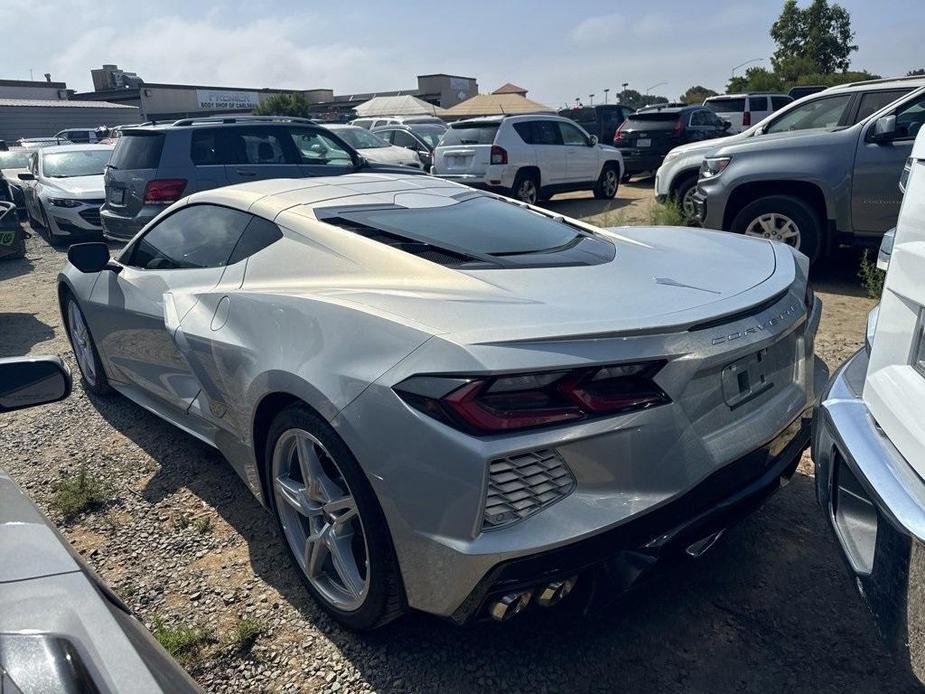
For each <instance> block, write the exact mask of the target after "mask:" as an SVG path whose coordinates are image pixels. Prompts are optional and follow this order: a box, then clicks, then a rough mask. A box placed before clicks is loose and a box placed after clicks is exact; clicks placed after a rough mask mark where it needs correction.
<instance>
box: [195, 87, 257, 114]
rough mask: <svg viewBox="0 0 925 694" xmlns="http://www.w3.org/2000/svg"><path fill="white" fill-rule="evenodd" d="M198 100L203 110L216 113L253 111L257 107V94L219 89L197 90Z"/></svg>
mask: <svg viewBox="0 0 925 694" xmlns="http://www.w3.org/2000/svg"><path fill="white" fill-rule="evenodd" d="M196 100H197V101H198V102H199V108H201V109H215V110H216V111H251V110H253V109H254V108H256V107H257V103H258V102H259V99H258V98H257V92H231V91H222V90H219V89H197V90H196Z"/></svg>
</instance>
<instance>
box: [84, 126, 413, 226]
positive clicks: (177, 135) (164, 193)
mask: <svg viewBox="0 0 925 694" xmlns="http://www.w3.org/2000/svg"><path fill="white" fill-rule="evenodd" d="M360 170H369V171H375V172H387V173H402V174H408V173H410V171H409V169H408V167H405V166H400V167H396V166H388V165H383V164H372V163H369V162H368V161H366V159H365V158H364V157H363V156H362V155H360V154H359V153H358V152H357V151H356V150H355V149H353V147H351V146H350V145H348V144H347V143H346V142H344V141H343V140H342V139H341V138H339V137H338V136H337V135H336V134H334V133H332V132H331V131H330V130H327V129H325V128H323V127H321V126H319V125H316V124H315V123H312V122H311V121H310V120H307V119H303V118H278V117H273V116H266V117H260V116H243V117H225V118H200V119H192V118H191V119H185V120H178V121H177V122H175V123H173V124H171V125H166V126H157V125H153V126H141V127H133V128H125V129H123V131H122V137H120V138H119V140H118V142H117V144H116V148H115V150H114V151H113V154H112V158H111V159H110V160H109V166H107V168H106V173H105V176H104V180H105V183H106V202H105V203H104V205H103V207H102V209H101V210H100V219H101V220H102V224H103V235H104V236H105V237H106V238H109V239H113V240H118V241H125V240H128V239H130V238H132V237H133V236H134V235H135V234H136V233H138V231H139V230H141V228H142V227H144V226H145V224H147V223H148V222H149V221H151V220H152V219H154V217H156V216H157V215H158V214H160V213H161V211H162V210H163V209H164V208H165V207H166V206H167V205H169V204H171V203H173V202H176V201H177V200H179V199H180V198H182V197H184V196H186V195H190V194H192V193H196V192H198V191H201V190H208V189H210V188H218V187H221V186H226V185H231V184H234V183H243V182H245V181H254V180H258V179H265V178H306V177H310V176H336V175H339V174H345V173H356V172H357V171H360Z"/></svg>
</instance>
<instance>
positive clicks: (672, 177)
mask: <svg viewBox="0 0 925 694" xmlns="http://www.w3.org/2000/svg"><path fill="white" fill-rule="evenodd" d="M918 86H925V78H922V77H918V78H916V79H909V78H903V79H899V80H872V81H867V82H856V83H853V84H845V85H841V86H838V87H832V88H831V89H827V90H825V91H824V92H820V93H818V94H814V95H813V96H812V98H804V99H801V100H800V101H799V102H792V103H790V104H788V105H787V106H785V107H784V108H782V109H781V110H780V111H777V112H775V113H774V114H772V115H770V116H768V117H767V118H765V120H763V121H761V122H760V123H756V124H755V125H753V126H752V127H751V128H749V129H748V130H746V131H745V132H742V133H738V134H736V135H732V136H730V137H728V138H725V139H722V140H708V141H706V142H692V143H689V144H686V145H681V146H679V147H675V148H674V149H672V150H671V151H670V152H669V153H668V155H667V156H666V157H665V160H664V161H663V162H662V166H661V167H659V170H658V172H657V173H656V175H655V195H656V197H657V198H658V199H659V200H662V201H664V200H666V199H667V198H669V197H670V198H674V199H675V200H677V201H679V202H680V203H681V206H682V209H683V211H684V214H685V216H686V217H687V218H688V219H694V217H695V216H696V210H695V209H694V201H693V193H694V190H695V188H696V187H697V177H698V175H699V173H700V165H701V164H702V163H703V158H704V156H705V155H706V154H708V153H709V152H712V151H714V150H716V149H718V148H719V147H722V146H725V145H730V144H732V143H737V142H744V141H745V140H747V139H748V138H751V137H760V136H762V135H776V134H778V133H786V132H790V133H793V132H797V131H799V130H807V129H812V128H816V127H818V122H819V118H820V117H822V118H823V119H825V118H829V119H834V120H835V121H837V122H838V123H839V124H841V125H844V126H850V125H855V124H856V123H858V122H860V121H861V120H864V119H865V118H867V117H868V116H870V115H871V114H872V113H874V111H879V110H880V109H881V108H883V107H884V106H887V105H888V104H890V103H892V102H893V101H896V100H897V99H899V98H900V97H902V96H904V95H906V94H908V93H909V92H911V91H912V90H913V89H915V88H916V87H918ZM821 99H825V101H820V100H821ZM823 112H826V113H827V114H828V115H826V116H822V113H823Z"/></svg>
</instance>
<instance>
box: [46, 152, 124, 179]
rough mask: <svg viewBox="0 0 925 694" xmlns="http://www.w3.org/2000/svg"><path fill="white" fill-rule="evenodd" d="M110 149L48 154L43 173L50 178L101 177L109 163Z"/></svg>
mask: <svg viewBox="0 0 925 694" xmlns="http://www.w3.org/2000/svg"><path fill="white" fill-rule="evenodd" d="M110 154H112V150H109V149H88V150H80V151H74V152H55V153H54V154H46V155H45V159H44V161H43V162H42V173H44V174H45V175H46V176H48V177H50V178H71V177H74V176H100V175H102V173H103V170H104V169H105V168H106V164H107V163H108V162H109V155H110Z"/></svg>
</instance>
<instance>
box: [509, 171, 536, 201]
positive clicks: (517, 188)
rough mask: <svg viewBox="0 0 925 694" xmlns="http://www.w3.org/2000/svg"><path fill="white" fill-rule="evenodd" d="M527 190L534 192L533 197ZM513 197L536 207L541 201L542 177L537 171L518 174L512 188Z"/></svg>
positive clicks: (519, 172)
mask: <svg viewBox="0 0 925 694" xmlns="http://www.w3.org/2000/svg"><path fill="white" fill-rule="evenodd" d="M531 186H532V187H531ZM527 190H532V191H533V192H532V195H530V194H528V193H527V192H526V191H527ZM511 197H512V198H514V199H515V200H520V201H521V202H525V203H527V204H528V205H535V204H536V203H537V202H538V201H539V200H540V177H539V176H538V175H537V174H536V172H535V171H518V172H517V175H516V176H514V185H513V186H511Z"/></svg>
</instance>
